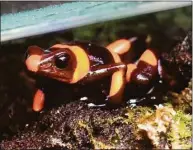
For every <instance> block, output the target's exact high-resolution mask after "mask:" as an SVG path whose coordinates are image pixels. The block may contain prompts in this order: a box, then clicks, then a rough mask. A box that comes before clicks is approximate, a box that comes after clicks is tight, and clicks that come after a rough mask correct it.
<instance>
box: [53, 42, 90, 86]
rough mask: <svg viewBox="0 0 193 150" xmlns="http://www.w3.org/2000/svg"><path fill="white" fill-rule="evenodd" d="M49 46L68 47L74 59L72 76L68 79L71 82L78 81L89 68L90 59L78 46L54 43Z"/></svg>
mask: <svg viewBox="0 0 193 150" xmlns="http://www.w3.org/2000/svg"><path fill="white" fill-rule="evenodd" d="M51 48H58V49H59V48H68V49H70V51H71V52H72V53H73V56H74V57H75V58H74V61H76V67H75V68H73V76H72V79H71V81H70V83H71V84H73V83H76V82H78V81H80V80H81V79H82V78H84V77H85V76H86V75H87V74H88V72H89V70H90V61H89V58H88V55H87V53H86V52H85V51H84V50H83V49H82V48H81V47H79V46H70V45H63V44H56V45H54V46H52V47H51Z"/></svg>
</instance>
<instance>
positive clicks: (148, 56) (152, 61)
mask: <svg viewBox="0 0 193 150" xmlns="http://www.w3.org/2000/svg"><path fill="white" fill-rule="evenodd" d="M139 61H144V62H146V63H147V64H149V65H152V66H157V64H158V60H157V57H156V55H155V54H154V53H153V52H152V51H151V50H149V49H147V50H146V51H145V52H144V53H143V54H142V55H141V57H140V59H139Z"/></svg>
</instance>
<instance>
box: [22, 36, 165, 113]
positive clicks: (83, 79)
mask: <svg viewBox="0 0 193 150" xmlns="http://www.w3.org/2000/svg"><path fill="white" fill-rule="evenodd" d="M136 40H137V37H132V38H130V39H124V38H122V39H118V40H116V41H114V42H112V43H110V44H109V45H107V46H106V47H104V46H100V45H98V44H95V43H92V42H87V41H72V42H65V43H59V44H55V45H53V46H51V47H50V48H48V49H42V48H40V47H38V46H36V45H32V46H29V47H28V49H27V56H26V59H25V65H26V68H27V70H28V71H30V72H32V73H34V74H36V75H39V76H42V77H45V78H51V79H53V80H57V81H59V82H60V83H64V84H65V85H69V86H70V87H74V88H76V89H77V88H78V89H79V90H78V91H79V94H78V95H80V99H81V100H84V99H89V98H88V97H89V96H90V95H91V93H90V92H89V90H88V89H92V90H93V91H94V92H96V93H97V91H99V92H98V93H99V94H98V95H102V96H101V97H100V98H99V99H98V100H96V101H95V103H96V104H95V103H90V106H120V105H121V104H123V103H127V104H131V105H136V103H138V102H141V101H145V100H147V99H150V100H151V101H155V99H156V98H155V96H154V95H152V94H151V93H152V92H153V91H155V85H156V84H159V85H161V84H162V80H160V77H161V74H162V69H161V65H160V62H159V56H158V54H157V53H156V52H155V51H154V50H152V49H150V48H146V49H145V50H144V52H143V53H142V54H141V56H140V57H139V58H138V59H137V60H132V61H124V59H123V57H122V56H123V55H125V54H126V53H129V51H130V49H131V47H132V44H133V43H134V42H135V41H136ZM157 87H159V86H157ZM84 89H85V90H84ZM94 89H97V90H96V91H95V90H94ZM74 91H76V90H74ZM83 91H84V92H83ZM158 91H159V90H158ZM81 93H82V94H81ZM87 95H88V97H87ZM96 95H97V94H96ZM44 103H45V91H44V90H43V88H41V89H38V90H37V92H36V93H35V95H34V98H33V107H32V108H33V110H34V111H36V112H39V111H41V110H42V109H43V108H44Z"/></svg>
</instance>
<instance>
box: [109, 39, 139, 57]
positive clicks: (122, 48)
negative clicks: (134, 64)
mask: <svg viewBox="0 0 193 150" xmlns="http://www.w3.org/2000/svg"><path fill="white" fill-rule="evenodd" d="M136 40H137V38H136V37H132V38H130V39H120V40H117V41H115V42H113V43H111V44H109V45H108V46H106V48H107V49H108V50H109V51H111V52H113V53H116V54H118V55H123V54H125V53H127V52H128V51H129V50H130V48H131V44H132V42H134V41H136Z"/></svg>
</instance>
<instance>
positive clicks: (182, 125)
mask: <svg viewBox="0 0 193 150" xmlns="http://www.w3.org/2000/svg"><path fill="white" fill-rule="evenodd" d="M191 124H192V117H191V115H189V114H185V113H184V112H182V111H180V110H179V111H177V113H176V115H175V116H174V123H173V124H172V125H171V128H170V132H168V133H167V138H168V141H169V142H171V145H173V147H174V148H177V147H179V148H182V149H187V148H191V147H192V146H191V137H192V132H191V131H192V128H191Z"/></svg>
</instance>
